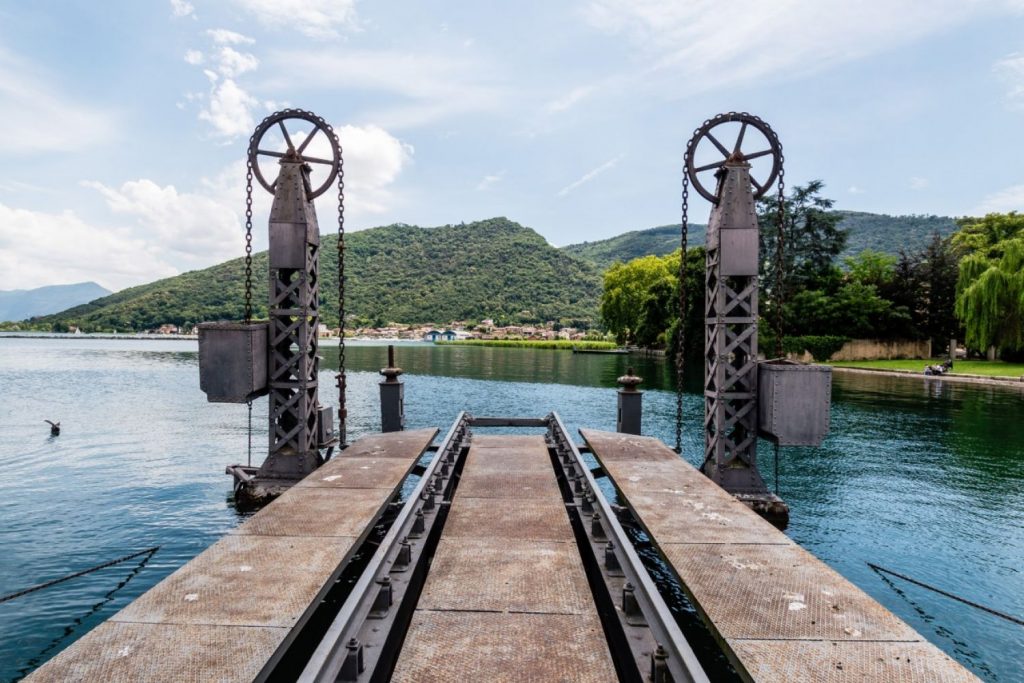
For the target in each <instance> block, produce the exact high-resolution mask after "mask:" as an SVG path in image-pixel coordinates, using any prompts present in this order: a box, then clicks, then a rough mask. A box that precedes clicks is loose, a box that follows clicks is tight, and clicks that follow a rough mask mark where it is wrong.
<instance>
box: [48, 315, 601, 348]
mask: <svg viewBox="0 0 1024 683" xmlns="http://www.w3.org/2000/svg"><path fill="white" fill-rule="evenodd" d="M68 332H69V333H71V334H81V332H80V330H79V329H78V328H77V327H75V326H74V325H71V326H69V327H68ZM138 334H142V335H166V336H196V335H198V334H199V328H198V327H197V326H196V325H182V326H179V325H174V324H171V323H166V324H163V325H160V326H159V327H156V328H153V329H149V330H144V331H142V332H139V333H138ZM338 334H339V330H338V328H337V327H335V328H331V327H328V326H327V325H324V324H323V323H321V324H320V325H319V326H318V327H317V336H318V337H320V338H321V339H330V338H333V337H337V336H338ZM594 334H595V332H593V331H592V332H590V336H591V337H592V336H594ZM598 336H600V335H598ZM345 337H346V338H347V339H354V340H360V339H365V340H380V341H394V340H398V341H426V342H437V341H461V340H464V339H517V340H536V341H555V340H566V341H577V340H582V339H587V338H589V337H588V333H587V331H586V330H582V329H579V328H575V327H564V326H562V325H560V324H559V323H557V322H554V321H549V322H546V323H544V324H542V325H507V326H497V325H495V324H494V321H493V320H491V319H489V318H488V319H485V320H481V321H480V322H479V323H469V322H465V321H462V320H453V321H451V322H449V323H448V324H447V325H434V324H430V325H402V324H399V323H392V324H390V325H388V326H387V327H356V328H349V329H346V331H345Z"/></svg>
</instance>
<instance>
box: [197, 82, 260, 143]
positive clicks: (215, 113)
mask: <svg viewBox="0 0 1024 683" xmlns="http://www.w3.org/2000/svg"><path fill="white" fill-rule="evenodd" d="M257 106H259V100H257V99H256V98H255V97H253V96H252V95H250V94H249V93H247V92H246V91H245V90H243V89H242V88H241V87H239V85H238V84H237V83H235V81H234V80H232V79H230V78H225V79H224V80H222V81H221V82H219V83H215V84H214V85H213V89H212V90H211V91H210V97H209V102H208V103H207V106H206V107H205V108H204V109H202V110H201V111H200V112H199V118H200V119H202V120H203V121H207V122H209V123H210V124H211V125H212V126H213V129H214V132H215V133H216V134H217V135H219V136H221V137H226V138H230V137H235V136H238V135H249V134H250V133H251V132H252V129H253V128H255V127H256V122H255V120H254V119H253V115H252V110H253V108H254V107H257Z"/></svg>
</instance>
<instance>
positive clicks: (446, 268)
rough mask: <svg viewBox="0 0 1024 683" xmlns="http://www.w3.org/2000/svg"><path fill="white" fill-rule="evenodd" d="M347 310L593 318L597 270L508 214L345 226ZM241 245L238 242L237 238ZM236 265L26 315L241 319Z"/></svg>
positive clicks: (435, 318)
mask: <svg viewBox="0 0 1024 683" xmlns="http://www.w3.org/2000/svg"><path fill="white" fill-rule="evenodd" d="M320 239H321V244H320V297H321V308H320V310H321V319H322V321H323V322H325V323H327V324H330V325H336V324H337V311H338V303H337V301H338V297H337V291H338V280H337V239H338V238H337V235H322V236H321V238H320ZM345 246H346V273H345V274H346V278H345V279H346V283H347V285H346V286H347V288H348V290H347V293H346V310H347V312H348V313H349V314H352V315H355V316H358V317H359V318H361V319H362V320H364V321H367V322H369V323H371V324H374V325H375V326H382V325H385V324H387V323H389V322H399V323H426V322H434V323H445V322H448V321H452V320H481V319H484V318H493V319H495V320H496V321H498V320H502V321H508V322H513V321H514V322H535V321H547V320H556V321H557V320H561V321H568V322H572V321H587V322H596V320H597V317H598V301H599V298H600V295H601V273H600V272H599V271H598V270H597V268H596V267H595V266H594V265H593V264H591V263H590V262H586V261H580V260H578V259H576V258H574V257H572V256H571V255H569V254H567V253H565V252H563V251H561V250H559V249H556V248H555V247H553V246H551V245H550V244H548V242H547V241H546V240H545V239H544V238H543V237H541V236H540V235H539V234H537V233H536V232H534V231H533V230H531V229H530V228H526V227H523V226H521V225H519V224H518V223H515V222H513V221H510V220H508V219H506V218H492V219H490V220H484V221H477V222H475V223H468V224H461V225H445V226H440V227H435V228H421V227H417V226H412V225H405V224H397V225H389V226H384V227H379V228H371V229H368V230H362V231H359V232H355V233H350V234H349V235H347V236H346V238H345ZM239 251H241V245H239ZM267 269H268V261H267V252H265V251H264V252H260V253H258V254H254V255H253V272H254V273H255V274H256V275H255V277H254V279H253V302H254V307H255V311H254V313H255V315H256V317H265V316H266V308H267V307H266V301H267V276H266V274H267ZM243 277H244V265H243V263H242V259H240V258H239V259H234V260H231V261H227V262H225V263H221V264H219V265H216V266H212V267H210V268H206V269H204V270H198V271H192V272H188V273H183V274H182V275H178V276H176V277H172V278H167V279H164V280H158V281H157V282H151V283H149V284H145V285H140V286H138V287H131V288H129V289H126V290H122V291H120V292H118V293H116V294H112V295H110V296H107V297H103V298H101V299H97V300H95V301H91V302H89V303H87V304H85V305H81V306H77V307H75V308H71V309H69V310H65V311H62V312H60V313H58V314H55V315H50V316H45V317H42V318H39V319H37V320H34V321H32V322H33V323H34V324H36V325H44V326H50V327H52V328H56V329H61V328H62V327H65V326H67V325H77V326H79V327H81V328H82V329H83V330H84V331H98V332H109V331H111V330H117V331H129V330H135V331H138V330H146V329H152V328H155V327H157V326H159V325H161V324H164V323H171V324H175V325H182V324H184V323H186V322H187V323H196V322H202V321H207V320H240V319H242V317H243V313H244V310H243V305H244V303H243V302H244V279H243Z"/></svg>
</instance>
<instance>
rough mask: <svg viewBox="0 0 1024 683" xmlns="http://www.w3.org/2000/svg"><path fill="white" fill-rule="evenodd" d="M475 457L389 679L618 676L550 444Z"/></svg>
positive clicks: (494, 444) (487, 445) (511, 442)
mask: <svg viewBox="0 0 1024 683" xmlns="http://www.w3.org/2000/svg"><path fill="white" fill-rule="evenodd" d="M467 458H468V459H467V462H466V466H465V467H464V469H463V472H462V478H461V480H460V483H459V487H458V489H457V490H456V495H455V498H454V500H453V501H452V506H451V512H450V515H449V519H448V521H447V523H446V525H445V529H444V533H443V535H442V537H441V540H440V542H439V543H438V547H437V551H436V553H435V555H434V559H433V563H432V565H431V569H430V573H429V574H428V575H427V580H426V583H425V585H424V588H423V593H422V594H421V595H420V599H419V603H418V604H417V606H416V611H415V613H414V614H413V619H412V623H411V625H410V629H409V632H408V634H407V635H406V639H405V643H404V645H403V648H402V652H401V654H400V655H399V659H398V663H397V665H396V668H395V672H394V675H393V678H392V680H393V681H403V682H404V681H417V682H418V681H428V682H429V681H445V682H447V681H453V680H486V681H510V682H511V681H579V682H588V681H594V682H595V683H596V682H598V681H601V682H605V681H614V680H616V679H617V677H616V673H615V667H614V665H613V663H612V659H611V655H610V653H609V651H608V645H607V640H606V638H605V635H604V632H603V630H602V628H601V622H600V618H599V617H598V615H597V610H596V608H595V606H594V600H593V597H592V596H591V594H590V588H589V586H588V583H587V578H586V574H585V573H584V570H583V565H582V561H581V559H580V557H579V550H578V549H577V546H576V543H575V540H574V538H573V534H572V529H571V527H570V526H569V518H568V515H567V513H566V510H565V504H564V501H563V500H562V495H561V492H560V491H559V489H558V485H557V483H556V481H555V474H554V470H553V468H552V466H551V461H550V458H549V456H548V451H547V447H546V445H545V442H544V438H543V437H541V436H492V437H487V436H475V435H474V437H473V440H472V445H471V447H470V451H469V454H468V456H467ZM512 468H514V469H515V470H516V471H515V472H512V471H510V470H511V469H512Z"/></svg>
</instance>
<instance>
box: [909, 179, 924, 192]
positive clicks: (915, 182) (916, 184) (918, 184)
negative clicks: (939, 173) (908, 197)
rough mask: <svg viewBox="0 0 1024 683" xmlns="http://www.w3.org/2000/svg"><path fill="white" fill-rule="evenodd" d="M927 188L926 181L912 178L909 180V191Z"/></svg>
mask: <svg viewBox="0 0 1024 683" xmlns="http://www.w3.org/2000/svg"><path fill="white" fill-rule="evenodd" d="M926 187H928V179H927V178H921V177H919V176H914V177H912V178H911V179H910V189H911V190H923V189H925V188H926Z"/></svg>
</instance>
